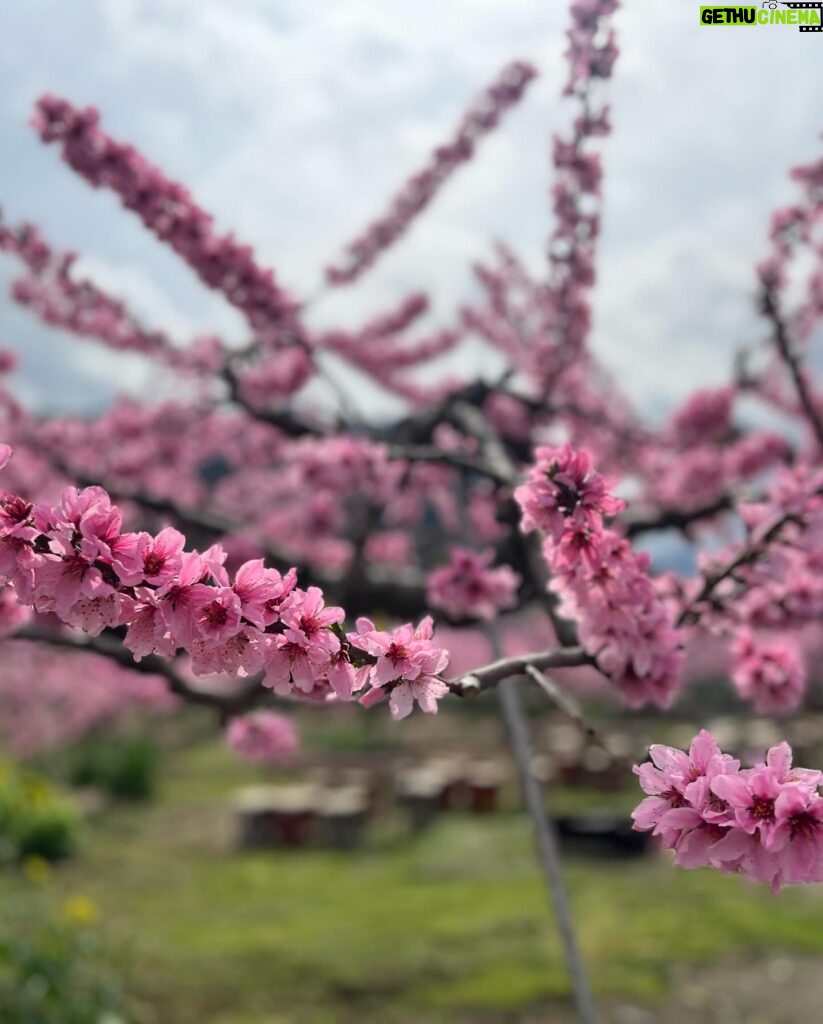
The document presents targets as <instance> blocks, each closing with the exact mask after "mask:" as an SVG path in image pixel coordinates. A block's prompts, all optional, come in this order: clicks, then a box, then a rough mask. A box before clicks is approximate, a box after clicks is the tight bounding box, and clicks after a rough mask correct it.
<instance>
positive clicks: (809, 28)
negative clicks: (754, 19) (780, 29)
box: [780, 0, 823, 32]
mask: <svg viewBox="0 0 823 1024" xmlns="http://www.w3.org/2000/svg"><path fill="white" fill-rule="evenodd" d="M780 6H781V7H789V8H791V9H792V10H793V11H808V10H811V9H814V10H816V11H820V21H821V23H823V0H816V2H813V3H785V2H782V3H781V4H780ZM797 27H798V28H799V29H800V31H801V32H823V24H820V25H798V26H797Z"/></svg>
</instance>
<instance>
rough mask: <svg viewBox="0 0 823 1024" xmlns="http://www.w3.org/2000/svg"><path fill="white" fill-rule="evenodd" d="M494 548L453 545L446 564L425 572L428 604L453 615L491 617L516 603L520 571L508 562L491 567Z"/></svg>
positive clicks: (469, 617)
mask: <svg viewBox="0 0 823 1024" xmlns="http://www.w3.org/2000/svg"><path fill="white" fill-rule="evenodd" d="M493 560H494V551H492V550H486V551H469V550H467V549H466V548H453V549H452V552H451V557H450V560H449V564H448V565H444V566H441V567H440V568H439V569H435V570H434V571H433V572H431V573H429V576H428V579H427V587H426V596H427V600H428V603H429V605H430V606H431V607H432V608H437V609H439V610H441V611H444V612H446V614H447V615H450V616H451V617H452V618H453V619H484V620H486V621H488V620H490V619H493V618H494V617H495V616H496V615H497V614H498V612H501V611H505V609H507V608H512V607H514V605H515V604H516V603H517V588H518V587H519V586H520V575H519V574H518V573H516V572H515V571H514V569H512V568H511V566H508V565H499V566H497V567H496V568H492V564H491V563H492V562H493Z"/></svg>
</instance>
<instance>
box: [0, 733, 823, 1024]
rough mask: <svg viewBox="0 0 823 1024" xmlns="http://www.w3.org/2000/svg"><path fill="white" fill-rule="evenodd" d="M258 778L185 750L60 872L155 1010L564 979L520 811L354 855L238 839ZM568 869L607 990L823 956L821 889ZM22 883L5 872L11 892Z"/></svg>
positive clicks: (362, 1013)
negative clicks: (237, 798) (700, 969)
mask: <svg viewBox="0 0 823 1024" xmlns="http://www.w3.org/2000/svg"><path fill="white" fill-rule="evenodd" d="M257 778H258V776H257V774H256V772H255V770H254V769H252V768H250V767H248V766H246V765H244V764H243V763H242V762H240V761H238V760H237V759H235V758H233V757H232V756H231V755H230V754H228V753H227V752H225V751H224V750H223V749H222V748H220V747H218V746H216V745H213V744H201V745H199V746H196V747H193V748H192V749H190V750H187V751H185V752H181V753H179V754H177V755H175V756H174V757H171V758H170V759H169V765H168V772H167V775H166V778H165V781H164V785H163V787H162V789H161V794H160V798H159V799H158V800H157V802H155V803H154V804H152V805H150V806H148V807H144V808H137V807H123V808H117V809H115V810H113V811H110V812H108V813H107V814H105V815H103V816H101V817H100V818H99V819H98V820H96V821H94V822H92V823H90V825H89V826H88V829H87V836H86V842H85V844H84V849H83V853H82V855H81V857H80V858H78V859H77V860H76V861H75V862H74V863H72V864H69V865H67V866H66V867H64V868H61V869H60V870H59V871H58V872H57V873H56V874H55V876H54V878H53V880H52V881H51V882H50V883H49V888H48V890H47V892H48V893H49V894H50V898H51V899H53V900H54V902H55V905H59V904H60V903H61V902H62V901H63V900H64V899H65V898H66V896H67V895H68V894H74V893H82V894H84V895H86V896H88V897H90V898H91V899H93V900H94V901H95V902H96V903H97V904H98V906H99V908H100V910H101V913H102V916H103V920H104V921H105V923H106V926H107V928H109V929H110V931H111V933H112V935H113V936H115V937H116V938H117V939H118V944H119V940H120V939H122V938H124V937H125V938H126V939H127V944H128V949H129V954H128V957H127V961H128V969H129V974H130V976H131V981H132V986H133V987H134V988H135V989H136V991H137V992H138V994H139V995H140V996H141V998H142V1000H143V1001H144V1003H145V1004H146V1005H147V1006H149V1007H151V1008H152V1014H149V1016H148V1018H147V1019H149V1020H150V1021H152V1024H155V1022H156V1024H160V1022H162V1024H195V1022H196V1024H327V1022H328V1024H331V1022H334V1024H350V1022H351V1024H353V1022H355V1021H357V1022H358V1024H395V1022H397V1024H401V1022H402V1024H409V1022H410V1021H414V1022H415V1024H455V1022H457V1021H463V1020H465V1019H468V1015H469V1014H471V1012H472V1011H473V1010H475V1009H477V1010H480V1009H482V1010H484V1011H489V1012H491V1011H516V1010H517V1009H520V1008H523V1007H528V1006H530V1005H533V1004H536V1003H539V1002H541V1001H544V1000H549V999H552V998H556V997H559V996H560V997H562V996H565V995H566V993H567V982H566V978H565V973H564V970H563V966H562V960H561V955H560V948H559V942H558V938H557V935H556V932H555V930H554V928H553V926H552V922H551V916H550V913H549V911H548V909H547V905H546V897H545V894H544V891H543V888H542V885H541V881H540V878H539V876H538V874H537V871H536V868H535V863H534V858H533V854H532V848H531V837H530V833H529V828H528V825H527V824H526V823H525V822H524V821H523V820H522V819H521V818H520V817H519V816H518V815H516V814H511V813H501V814H499V815H496V816H494V817H493V818H482V819H481V818H465V817H461V818H446V819H443V821H442V823H441V824H438V825H437V826H436V827H434V828H433V829H432V830H431V831H429V832H427V833H424V834H423V835H420V836H416V837H412V838H410V837H408V836H407V835H406V834H405V832H404V831H403V829H402V827H401V823H400V822H399V821H390V822H389V823H388V824H387V825H384V826H383V827H381V828H380V829H379V830H378V831H377V832H376V833H375V834H374V836H373V837H372V839H371V840H370V842H369V844H368V846H367V847H366V849H365V850H363V851H360V852H358V853H357V854H353V855H352V854H335V853H330V852H323V851H319V850H309V851H294V852H287V851H280V852H271V853H253V854H252V853H236V852H233V851H232V850H231V845H230V842H229V837H228V836H227V834H226V831H225V825H226V821H225V816H226V808H227V805H228V799H229V795H230V792H231V790H232V788H234V787H236V786H238V785H241V784H243V783H245V782H249V781H255V780H256V779H257ZM587 799H588V800H592V799H593V798H592V797H591V796H589V797H588V798H587ZM610 799H613V800H617V801H620V800H623V801H625V800H626V796H625V795H622V796H621V795H620V794H618V795H616V796H615V797H612V798H610ZM564 801H566V802H569V798H568V796H566V795H563V794H560V800H559V803H561V804H562V803H563V802H564ZM567 876H568V881H569V885H570V887H571V891H572V897H573V902H574V909H575V913H576V917H577V920H578V923H579V928H580V934H581V940H582V945H583V949H584V953H585V956H586V959H587V961H588V963H589V966H590V970H591V973H592V975H593V977H594V980H595V984H596V987H597V989H598V991H599V993H600V994H601V995H602V996H605V997H611V996H621V997H622V996H625V997H632V998H641V999H646V998H648V999H654V998H657V997H660V996H662V995H663V994H664V993H665V991H666V988H667V985H668V982H669V978H670V976H671V970H672V966H673V965H675V964H682V963H683V962H691V963H697V964H699V963H701V962H703V961H706V960H709V959H712V958H715V957H717V956H719V955H723V956H730V957H743V956H749V955H752V954H759V953H763V952H766V951H769V952H772V951H774V950H786V951H803V952H809V953H820V952H823V929H821V928H820V924H819V922H820V909H821V904H820V900H819V895H818V893H817V892H816V891H814V890H811V891H804V892H798V891H787V892H784V893H783V894H782V895H780V896H779V897H774V896H773V895H772V894H771V893H770V892H768V891H766V890H764V889H763V888H756V887H754V886H751V885H749V884H747V883H745V882H744V881H742V880H740V879H737V878H730V877H725V876H722V875H719V874H717V873H711V872H703V871H701V872H681V871H676V870H674V869H672V868H671V867H669V866H668V865H667V864H666V863H664V862H663V861H662V860H658V859H657V858H650V859H648V860H646V861H643V862H626V861H616V862H606V861H584V860H576V861H574V862H573V863H571V864H570V865H569V867H568V870H567ZM25 898H26V893H25V887H23V886H21V883H20V881H19V878H17V877H16V876H15V875H14V874H12V873H8V874H5V875H2V876H0V901H6V900H8V901H11V902H14V901H20V900H25ZM491 1019H494V1018H491Z"/></svg>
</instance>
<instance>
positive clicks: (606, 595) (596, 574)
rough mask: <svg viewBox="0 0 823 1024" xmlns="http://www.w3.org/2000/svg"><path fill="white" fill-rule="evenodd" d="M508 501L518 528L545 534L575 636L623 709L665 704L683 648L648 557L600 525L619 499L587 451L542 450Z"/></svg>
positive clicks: (615, 509)
mask: <svg viewBox="0 0 823 1024" xmlns="http://www.w3.org/2000/svg"><path fill="white" fill-rule="evenodd" d="M515 498H516V499H517V501H518V503H519V504H520V508H521V510H522V513H523V518H522V526H523V529H524V530H533V529H538V530H540V531H541V532H542V533H543V534H544V535H545V541H544V546H543V551H544V554H545V557H546V561H547V562H548V565H549V568H550V570H551V572H552V575H553V577H554V578H553V580H552V582H551V584H550V586H551V589H552V590H554V591H555V592H556V593H557V594H558V595H559V597H560V605H559V608H558V611H559V613H560V614H561V615H563V616H565V617H568V618H571V619H573V620H574V621H576V622H577V625H578V630H579V633H580V641H581V643H582V644H583V645H584V647H585V648H586V649H587V650H588V651H589V652H590V653H592V654H593V655H595V657H596V658H597V664H598V666H599V667H600V668H601V669H602V670H603V671H604V672H605V673H606V674H607V675H608V676H609V677H610V678H611V679H612V681H613V682H614V683H615V685H616V686H617V687H618V688H619V689H620V690H621V691H622V693H623V696H624V698H625V700H626V703H627V704H628V705H629V706H630V707H639V706H640V705H642V704H644V703H646V702H647V701H648V702H651V703H654V704H658V705H660V706H662V707H666V706H668V705H669V704H670V703H671V700H672V698H673V697H674V694H675V692H676V689H677V687H678V684H679V677H680V669H681V667H682V663H683V653H682V651H681V650H680V645H679V640H678V637H677V633H676V630H675V628H674V625H673V622H672V619H671V615H670V612H669V611H668V609H667V607H666V605H665V604H664V602H663V600H662V599H661V596H660V595H659V594H658V592H657V591H656V590H655V587H654V584H653V583H652V580H651V579H650V577H649V574H648V569H649V559H648V556H647V555H645V554H636V553H635V552H634V551H633V550H632V547H631V545H630V544H629V542H628V541H627V540H625V538H623V537H620V536H619V535H618V534H617V533H615V532H614V531H613V530H610V529H608V528H606V527H605V526H604V524H603V519H604V517H605V516H612V515H615V514H616V513H617V512H619V511H621V510H622V509H623V508H624V507H625V502H624V501H622V500H621V499H619V498H615V497H614V496H613V495H612V494H610V493H609V484H608V481H607V480H606V479H605V478H604V477H602V476H601V475H600V474H599V473H597V472H595V471H594V470H593V469H592V462H591V457H590V455H589V454H588V452H585V451H575V450H574V449H572V448H571V447H570V446H569V445H565V446H563V447H562V448H549V447H543V448H538V450H537V461H536V464H535V466H534V467H533V469H532V470H531V472H530V474H529V482H528V483H526V484H524V485H523V486H522V487H519V488H518V489H517V491H516V492H515Z"/></svg>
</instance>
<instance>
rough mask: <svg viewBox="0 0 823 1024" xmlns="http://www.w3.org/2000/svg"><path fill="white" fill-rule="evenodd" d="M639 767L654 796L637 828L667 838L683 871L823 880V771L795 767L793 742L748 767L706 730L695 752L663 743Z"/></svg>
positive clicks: (768, 880)
mask: <svg viewBox="0 0 823 1024" xmlns="http://www.w3.org/2000/svg"><path fill="white" fill-rule="evenodd" d="M649 756H650V758H651V761H648V762H646V763H645V764H642V765H639V766H635V769H634V771H635V773H636V774H637V775H638V777H639V779H640V786H641V788H642V789H643V791H644V792H645V793H647V794H648V796H647V797H646V799H645V800H643V801H642V802H641V803H640V804H639V806H638V807H637V808H636V809H635V810H634V812H633V814H632V817H633V819H634V828H635V829H636V830H637V831H643V832H652V833H653V834H654V835H656V836H660V838H661V840H662V842H663V846H664V847H665V848H666V849H668V850H674V852H675V861H674V862H675V864H677V865H679V866H680V867H683V868H699V867H705V866H711V867H714V868H719V869H720V870H721V871H726V872H737V873H739V874H742V875H746V876H747V877H749V878H753V879H755V880H756V881H758V882H764V883H765V884H767V885H770V886H771V887H772V888H773V889H774V891H775V892H777V891H779V889H780V887H781V886H782V885H783V884H785V883H788V884H797V883H805V882H823V798H821V797H820V795H819V793H818V786H819V784H820V781H821V777H822V776H823V773H821V772H819V771H811V770H808V769H804V768H793V767H792V750H791V747H790V746H789V744H788V743H780V744H779V745H778V746H776V747H772V748H771V749H770V750H769V752H768V754H767V756H766V760H765V762H763V763H761V764H758V765H755V767H754V768H748V769H742V770H741V768H740V762H739V761H736V760H735V759H734V758H732V757H730V756H729V755H728V754H724V753H722V752H721V750H720V748H719V746H718V745H717V742H716V741H715V739H714V737H713V736H712V735H711V733H709V732H706V731H705V730H703V731H702V732H700V733H699V734H698V735H697V736H696V737H695V738H694V740H693V741H692V744H691V746H690V748H689V752H688V753H685V752H684V751H682V750H677V749H675V748H674V747H665V746H662V745H660V744H656V745H655V746H653V747H651V748H650V749H649Z"/></svg>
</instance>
